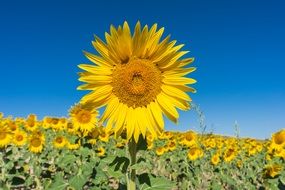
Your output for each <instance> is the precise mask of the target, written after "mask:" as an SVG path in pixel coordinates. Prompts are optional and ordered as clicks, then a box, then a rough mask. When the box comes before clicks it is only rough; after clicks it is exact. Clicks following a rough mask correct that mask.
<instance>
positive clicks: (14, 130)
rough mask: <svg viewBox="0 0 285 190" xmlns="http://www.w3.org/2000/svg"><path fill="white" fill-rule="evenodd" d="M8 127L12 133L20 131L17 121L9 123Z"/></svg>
mask: <svg viewBox="0 0 285 190" xmlns="http://www.w3.org/2000/svg"><path fill="white" fill-rule="evenodd" d="M7 125H8V127H9V128H10V130H11V132H12V133H15V132H16V131H17V130H19V127H18V125H17V124H16V122H15V121H8V123H7Z"/></svg>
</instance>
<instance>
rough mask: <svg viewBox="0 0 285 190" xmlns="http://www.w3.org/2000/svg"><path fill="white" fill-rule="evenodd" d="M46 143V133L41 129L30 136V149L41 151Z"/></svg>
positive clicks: (36, 151)
mask: <svg viewBox="0 0 285 190" xmlns="http://www.w3.org/2000/svg"><path fill="white" fill-rule="evenodd" d="M44 143H45V137H44V135H43V134H42V133H41V132H39V131H37V132H34V133H33V134H32V135H31V136H30V138H29V150H30V151H31V152H34V153H40V152H41V151H42V150H43V145H44Z"/></svg>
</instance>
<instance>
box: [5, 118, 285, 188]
mask: <svg viewBox="0 0 285 190" xmlns="http://www.w3.org/2000/svg"><path fill="white" fill-rule="evenodd" d="M127 144H128V141H127V140H126V137H125V136H124V135H122V136H120V137H119V138H115V137H114V132H113V131H112V130H111V131H108V132H106V130H105V128H103V127H96V128H94V129H93V130H92V131H90V132H88V133H85V132H82V131H80V130H76V128H74V126H73V125H72V124H71V123H70V119H69V118H54V117H45V118H44V119H43V120H42V121H41V120H37V117H36V115H32V114H31V115H29V116H28V117H27V118H15V119H13V118H12V117H7V118H4V117H3V116H2V117H1V119H0V168H1V173H0V187H1V189H53V190H56V189H58V190H63V189H75V190H78V189H126V187H127V184H126V183H127V178H128V175H127V174H128V172H129V170H132V169H136V171H137V173H136V175H137V182H136V184H137V188H138V189H141V190H143V189H161V190H162V189H171V190H174V189H282V188H284V187H285V172H284V163H285V148H284V147H285V130H284V129H283V130H281V131H279V132H276V133H275V134H273V135H272V138H271V139H268V140H264V141H261V140H256V139H251V138H237V137H224V136H219V135H214V134H204V135H201V134H200V135H199V134H197V133H196V132H194V131H187V132H184V133H182V132H171V131H165V132H163V133H162V134H161V135H160V136H159V137H158V139H156V140H155V139H154V138H153V136H152V135H151V134H150V133H147V134H146V137H145V138H143V137H142V136H141V137H140V139H139V141H138V153H137V163H136V164H135V165H132V166H130V155H129V153H128V149H127Z"/></svg>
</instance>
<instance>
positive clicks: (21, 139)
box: [13, 130, 27, 146]
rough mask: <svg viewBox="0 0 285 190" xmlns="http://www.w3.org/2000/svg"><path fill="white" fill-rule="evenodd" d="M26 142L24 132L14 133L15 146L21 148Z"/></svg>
mask: <svg viewBox="0 0 285 190" xmlns="http://www.w3.org/2000/svg"><path fill="white" fill-rule="evenodd" d="M26 142H27V134H26V133H25V132H24V131H21V130H18V131H16V132H15V133H14V136H13V143H14V144H15V145H17V146H23V145H24V144H26Z"/></svg>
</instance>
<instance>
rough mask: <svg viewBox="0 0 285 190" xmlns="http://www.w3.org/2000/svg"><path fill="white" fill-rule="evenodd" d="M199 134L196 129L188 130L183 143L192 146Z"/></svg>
mask: <svg viewBox="0 0 285 190" xmlns="http://www.w3.org/2000/svg"><path fill="white" fill-rule="evenodd" d="M196 141H197V134H196V133H195V132H194V131H188V132H187V133H185V134H184V138H182V140H181V143H182V144H184V145H186V146H188V147H190V146H193V145H196Z"/></svg>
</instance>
